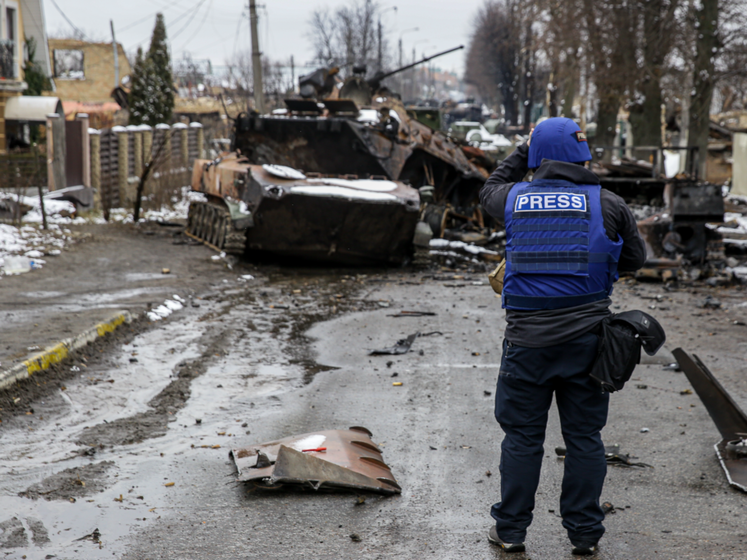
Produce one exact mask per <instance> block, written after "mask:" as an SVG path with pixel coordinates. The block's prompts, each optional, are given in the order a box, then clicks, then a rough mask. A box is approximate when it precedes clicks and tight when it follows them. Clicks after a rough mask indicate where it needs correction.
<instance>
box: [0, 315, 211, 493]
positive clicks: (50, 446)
mask: <svg viewBox="0 0 747 560" xmlns="http://www.w3.org/2000/svg"><path fill="white" fill-rule="evenodd" d="M201 334H202V332H201V329H200V328H199V327H198V326H197V325H196V324H187V325H185V324H180V323H177V322H174V323H168V324H165V325H164V326H163V328H161V329H157V330H152V331H149V332H147V333H145V334H143V335H140V336H138V337H136V338H135V339H134V340H133V341H132V342H131V343H130V344H127V345H124V346H122V348H121V350H120V351H119V352H118V353H117V355H116V356H115V357H114V359H113V360H114V362H115V366H114V367H113V368H112V369H111V370H108V371H107V370H104V371H92V372H90V374H89V375H87V376H86V373H88V372H84V373H83V376H84V377H83V378H81V379H78V380H76V381H75V382H73V383H70V384H69V385H68V387H67V390H66V391H64V392H62V395H60V396H59V397H58V398H59V399H60V401H61V402H64V403H65V404H64V405H63V406H59V407H57V409H56V411H55V413H53V414H52V415H46V416H45V418H44V420H43V421H41V422H39V423H38V425H37V422H35V423H34V424H35V428H34V431H29V430H28V428H24V429H21V428H17V429H6V430H5V431H4V432H3V433H2V434H0V442H1V443H2V445H0V478H1V477H2V475H4V474H6V473H7V472H9V471H10V470H12V469H14V468H15V466H16V465H17V464H18V462H19V461H22V462H23V465H24V470H26V471H27V473H28V476H29V477H30V478H36V477H38V476H39V472H37V469H40V470H45V468H44V465H45V464H48V463H52V462H54V461H60V460H62V459H65V458H68V457H70V454H71V443H70V442H71V441H75V440H76V439H77V438H78V437H80V435H81V433H82V432H83V431H84V430H85V429H87V428H89V427H92V426H96V425H98V424H101V423H103V422H111V421H114V420H116V419H118V418H124V417H129V416H132V415H134V414H137V413H139V412H143V411H145V410H147V409H148V405H147V403H148V401H150V400H151V399H152V398H153V397H154V396H155V395H157V394H158V393H159V392H160V391H161V390H162V389H163V388H164V387H165V386H166V385H168V384H169V382H170V381H171V374H172V372H173V370H174V368H175V367H176V365H177V364H178V363H180V362H182V361H183V360H188V359H193V358H196V357H197V356H199V355H200V351H199V348H197V345H196V342H197V340H199V338H200V336H201ZM133 352H137V356H133V355H132V354H133ZM131 358H134V359H137V360H138V361H137V362H134V363H133V362H130V359H131ZM109 379H113V380H114V383H109V382H108V380H109ZM92 380H100V381H98V382H97V383H96V384H95V385H93V384H91V383H92ZM77 448H78V446H73V449H77ZM30 457H31V458H30ZM23 489H24V488H8V486H7V481H3V482H0V491H6V490H9V491H16V492H17V491H20V490H23Z"/></svg>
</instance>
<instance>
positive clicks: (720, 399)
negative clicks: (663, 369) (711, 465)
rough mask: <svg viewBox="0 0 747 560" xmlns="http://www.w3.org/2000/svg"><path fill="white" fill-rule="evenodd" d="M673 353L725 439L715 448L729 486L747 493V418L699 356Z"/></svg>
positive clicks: (678, 352)
mask: <svg viewBox="0 0 747 560" xmlns="http://www.w3.org/2000/svg"><path fill="white" fill-rule="evenodd" d="M672 354H674V357H675V359H676V360H677V361H678V362H679V364H680V367H681V368H682V371H684V372H685V375H686V376H687V379H688V380H689V381H690V384H691V385H692V386H693V389H695V392H696V393H698V396H699V397H700V400H701V401H703V404H704V405H705V407H706V410H707V411H708V414H710V416H711V419H713V423H714V424H716V428H717V429H718V431H719V433H720V434H721V437H722V438H723V439H722V440H721V441H720V442H718V443H717V444H716V445H714V449H715V450H716V456H717V457H718V460H719V462H720V463H721V467H722V468H723V469H724V473H725V474H726V478H727V480H728V481H729V484H730V485H732V486H733V487H734V488H737V489H739V490H741V491H743V492H747V415H745V413H744V412H743V411H742V409H740V408H739V406H737V403H736V402H734V399H732V398H731V395H729V393H727V392H726V389H724V387H723V386H722V385H721V383H719V381H718V379H716V378H715V377H714V375H713V373H711V371H710V370H709V369H708V368H707V367H706V366H705V364H704V363H703V362H702V361H701V360H700V358H698V356H696V355H694V354H693V355H692V356H690V355H689V354H688V353H687V352H685V351H684V350H683V349H682V348H676V349H675V350H674V352H672Z"/></svg>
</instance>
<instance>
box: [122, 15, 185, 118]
mask: <svg viewBox="0 0 747 560" xmlns="http://www.w3.org/2000/svg"><path fill="white" fill-rule="evenodd" d="M130 80H131V85H130V96H129V103H130V124H148V125H150V126H155V125H157V124H159V123H168V122H170V121H171V115H172V113H173V111H174V90H173V80H172V78H171V59H170V57H169V49H168V45H167V44H166V24H165V23H164V21H163V15H162V14H157V16H156V26H155V27H154V28H153V35H152V36H151V41H150V48H149V49H148V53H147V55H145V56H143V51H142V49H138V53H137V58H136V59H135V66H134V68H133V71H132V76H131V77H130Z"/></svg>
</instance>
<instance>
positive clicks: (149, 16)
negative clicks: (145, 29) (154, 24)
mask: <svg viewBox="0 0 747 560" xmlns="http://www.w3.org/2000/svg"><path fill="white" fill-rule="evenodd" d="M182 1H183V0H174V1H173V2H171V3H170V4H168V5H166V6H164V7H163V8H161V9H159V10H156V11H155V12H153V13H152V14H148V15H147V16H145V17H144V18H141V19H139V20H137V21H134V22H132V23H131V24H129V25H125V26H124V27H122V28H121V29H120V30H119V32H120V33H122V32H123V31H127V30H128V29H132V28H133V27H135V26H136V25H139V24H141V23H143V22H144V21H147V20H149V19H150V18H152V17H153V16H155V15H156V14H158V13H160V12H161V11H163V10H168V9H169V8H171V7H172V6H173V5H175V4H178V3H179V2H182Z"/></svg>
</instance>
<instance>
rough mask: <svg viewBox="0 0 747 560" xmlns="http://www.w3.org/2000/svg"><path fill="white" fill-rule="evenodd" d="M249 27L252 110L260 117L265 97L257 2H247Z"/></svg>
mask: <svg viewBox="0 0 747 560" xmlns="http://www.w3.org/2000/svg"><path fill="white" fill-rule="evenodd" d="M249 26H250V28H251V32H252V78H253V84H254V108H255V109H256V110H257V112H258V113H259V114H260V115H263V114H264V113H265V95H264V89H263V85H262V53H261V52H260V50H259V35H258V33H257V28H258V27H259V26H258V24H257V0H249Z"/></svg>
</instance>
